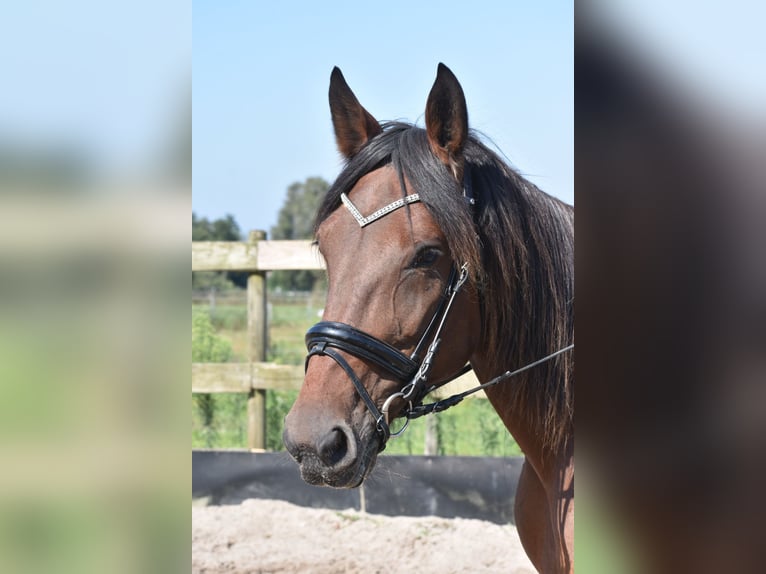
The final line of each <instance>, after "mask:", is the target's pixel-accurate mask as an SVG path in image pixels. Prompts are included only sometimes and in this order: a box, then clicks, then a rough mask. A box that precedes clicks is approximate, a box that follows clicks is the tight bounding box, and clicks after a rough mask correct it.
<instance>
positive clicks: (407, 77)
mask: <svg viewBox="0 0 766 574" xmlns="http://www.w3.org/2000/svg"><path fill="white" fill-rule="evenodd" d="M192 41H193V82H192V83H193V90H192V93H193V102H194V103H193V106H194V112H193V121H194V124H193V125H194V167H193V189H194V192H193V208H194V210H195V212H196V213H197V214H198V215H200V216H205V217H209V218H217V217H221V216H223V215H224V214H227V213H231V214H232V215H234V217H235V218H236V220H237V222H238V223H239V224H240V227H241V228H242V229H243V231H244V232H247V231H248V230H250V229H265V230H269V229H270V227H271V226H272V225H274V223H275V222H276V218H277V213H278V211H279V209H280V207H281V206H282V204H283V201H284V196H285V193H286V189H287V187H288V186H289V185H290V184H291V183H293V182H295V181H303V180H304V179H306V178H307V177H310V176H321V177H323V178H325V179H327V180H328V181H332V180H333V179H334V178H335V176H336V175H337V174H338V172H339V169H340V166H341V161H340V158H339V155H338V153H337V151H336V149H335V143H334V136H333V132H332V124H331V121H330V114H329V108H328V103H327V88H328V85H329V77H330V72H331V70H332V68H333V66H336V65H337V66H339V67H340V68H341V70H342V71H343V73H344V75H345V77H346V80H347V81H348V83H349V85H350V86H351V88H352V90H354V92H355V93H356V95H357V97H358V98H359V100H360V101H361V103H362V105H364V106H365V107H366V108H367V109H368V110H369V111H370V112H371V113H372V114H373V115H374V116H375V117H376V118H377V119H378V120H381V121H382V120H394V119H399V120H406V121H410V122H416V123H419V124H420V125H422V120H423V111H424V108H425V102H426V97H427V95H428V91H429V89H430V87H431V85H432V83H433V80H434V77H435V75H436V66H437V64H438V63H439V62H444V63H445V64H446V65H447V66H449V67H450V68H451V69H452V71H453V72H454V73H455V75H456V76H457V77H458V79H459V80H460V82H461V84H462V86H463V90H464V92H465V94H466V99H467V101H468V110H469V120H470V123H471V127H473V128H475V129H478V130H480V131H481V132H483V133H484V134H485V135H486V136H488V137H489V138H490V139H491V140H492V141H493V142H494V143H495V144H496V146H497V147H498V148H499V149H500V150H501V151H502V152H503V153H504V154H505V156H506V157H507V158H508V159H509V160H510V162H511V163H512V165H514V166H515V167H516V168H517V169H519V170H520V171H521V172H522V173H523V174H525V175H526V176H527V177H528V178H529V179H531V180H532V181H534V182H535V183H536V184H537V185H538V186H540V187H541V188H542V189H544V190H545V191H547V192H548V193H551V194H553V195H555V196H557V197H560V198H562V199H564V200H565V201H567V202H570V203H571V202H573V201H574V191H573V190H574V182H573V179H574V178H573V171H574V142H573V133H574V119H573V8H572V3H571V2H501V1H497V2H474V3H471V4H470V5H469V4H466V3H465V2H450V1H443V2H412V1H406V2H405V1H400V0H389V1H387V2H385V3H363V2H358V1H357V2H338V1H324V2H296V1H284V2H279V3H277V2H269V3H266V2H251V1H250V2H247V1H236V0H229V1H226V2H213V1H209V0H208V1H202V0H196V1H195V2H194V3H193V33H192Z"/></svg>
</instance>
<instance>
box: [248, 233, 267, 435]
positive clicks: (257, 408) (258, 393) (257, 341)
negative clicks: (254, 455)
mask: <svg viewBox="0 0 766 574" xmlns="http://www.w3.org/2000/svg"><path fill="white" fill-rule="evenodd" d="M265 239H266V232H265V231H251V232H250V235H249V237H248V241H249V243H250V245H251V246H253V247H254V248H255V249H258V242H259V241H261V240H265ZM266 321H267V318H266V272H265V271H258V272H255V273H251V274H250V276H249V277H248V278H247V336H248V361H249V362H250V373H251V376H252V372H253V363H258V362H262V361H265V360H266V350H267V348H268V339H267V337H268V331H267V325H266ZM247 446H248V448H250V449H251V450H265V448H266V391H265V390H262V389H250V392H249V394H248V397H247Z"/></svg>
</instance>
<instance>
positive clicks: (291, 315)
mask: <svg viewBox="0 0 766 574" xmlns="http://www.w3.org/2000/svg"><path fill="white" fill-rule="evenodd" d="M194 308H195V309H198V310H199V309H204V308H205V306H202V305H199V306H195V307H194ZM318 310H319V309H318V308H317V307H315V306H309V305H306V304H282V305H277V304H274V305H271V307H270V317H269V350H268V356H267V359H268V360H269V361H273V362H276V363H281V364H289V365H302V364H303V361H304V359H305V356H306V347H305V344H304V342H303V337H304V334H305V333H306V330H307V329H308V328H309V327H310V326H311V325H313V324H314V323H316V322H317V321H318V320H319V319H318V315H317V312H318ZM211 322H212V324H213V326H214V328H215V329H216V332H217V334H218V335H220V336H221V337H222V338H224V339H226V340H228V341H229V342H230V343H231V348H232V357H231V360H232V361H246V360H247V309H246V307H245V306H244V305H242V306H221V305H219V306H217V307H216V308H215V310H214V311H213V313H211ZM351 388H352V387H351V386H350V383H349V391H350V390H351ZM296 396H297V392H296V391H267V394H266V408H267V445H266V446H267V448H268V449H269V450H282V449H283V446H282V440H281V433H282V421H283V419H284V416H285V415H286V414H287V411H288V410H289V409H290V406H291V405H292V403H293V402H294V401H295V398H296ZM213 400H214V403H215V404H214V409H215V416H214V418H213V424H212V425H211V426H210V427H205V425H203V424H202V416H201V414H200V412H199V409H197V408H195V406H194V402H192V447H193V448H200V447H207V446H212V447H215V448H246V447H247V397H246V396H245V395H244V394H216V395H213ZM430 416H431V417H436V421H437V423H436V424H437V433H438V436H439V445H440V448H439V454H444V455H462V456H513V455H520V454H521V451H520V449H519V447H518V445H517V444H516V442H515V441H514V440H513V438H512V437H511V436H510V434H509V433H508V431H507V430H506V429H505V426H503V423H502V422H501V421H500V418H499V417H498V416H497V414H496V413H495V411H494V409H493V408H492V406H491V405H490V404H489V402H488V401H487V400H486V399H474V398H471V399H466V400H465V401H463V402H462V403H460V404H459V405H457V406H455V407H454V408H452V409H450V410H448V411H445V412H443V413H439V414H437V415H430ZM397 423H398V421H397ZM397 423H395V424H397ZM397 428H398V427H397ZM425 435H426V417H423V418H420V419H416V420H414V421H412V422H411V424H410V426H409V428H408V429H407V430H406V431H405V432H404V434H403V435H402V436H400V437H397V438H394V439H392V440H391V441H390V442H389V443H388V446H387V447H386V451H385V454H423V451H424V443H425Z"/></svg>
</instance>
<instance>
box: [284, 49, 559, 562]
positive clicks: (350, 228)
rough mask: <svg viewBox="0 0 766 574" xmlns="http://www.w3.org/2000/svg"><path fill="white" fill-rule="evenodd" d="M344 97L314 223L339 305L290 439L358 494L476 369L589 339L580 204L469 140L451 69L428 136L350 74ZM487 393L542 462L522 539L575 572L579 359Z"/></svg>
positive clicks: (522, 510)
mask: <svg viewBox="0 0 766 574" xmlns="http://www.w3.org/2000/svg"><path fill="white" fill-rule="evenodd" d="M329 99H330V110H331V115H332V122H333V127H334V131H335V138H336V142H337V145H338V149H339V151H340V152H341V154H342V155H343V157H344V158H345V165H344V168H343V170H342V172H341V174H340V175H339V176H338V178H337V180H336V181H335V183H334V184H333V185H332V187H331V188H330V189H329V190H328V192H327V194H326V196H325V197H324V198H323V200H322V203H321V205H320V207H319V210H318V213H317V216H316V223H315V236H316V244H317V245H318V248H319V250H320V252H321V253H322V255H323V256H324V259H325V261H326V264H327V273H328V280H329V285H328V294H327V302H326V306H325V309H324V314H323V317H322V321H321V322H320V323H318V324H317V325H315V326H314V327H312V328H311V329H310V330H309V332H308V333H307V335H306V340H307V345H308V349H309V355H308V357H307V359H306V375H305V380H304V384H303V386H302V389H301V391H300V394H299V396H298V398H297V399H296V402H295V404H294V405H293V407H292V408H291V410H290V412H289V413H288V415H287V416H286V418H285V429H284V435H283V440H284V444H285V446H286V448H287V450H288V451H289V452H290V454H291V455H292V456H293V457H294V458H295V460H296V461H297V462H298V464H299V465H300V470H301V476H302V477H303V479H304V480H305V481H306V482H308V483H310V484H315V485H326V486H331V487H336V488H354V487H357V486H359V485H360V484H361V483H362V482H363V481H364V479H365V478H366V477H367V476H368V475H369V474H370V472H371V470H372V469H373V467H374V465H375V462H376V460H377V455H378V453H379V452H380V451H381V450H382V449H383V448H384V447H385V444H386V441H387V440H388V438H389V436H390V434H391V430H390V427H389V422H390V421H391V420H392V419H393V418H396V417H400V416H404V417H407V416H412V413H413V412H414V411H415V410H416V409H417V408H418V407H419V406H420V405H421V403H422V400H423V398H424V396H425V394H426V393H427V392H429V391H430V390H432V389H433V388H436V387H438V386H440V385H442V384H444V383H445V382H447V381H449V380H451V379H452V378H454V377H455V376H456V375H457V374H460V373H462V372H464V370H465V369H464V367H465V366H466V365H467V364H470V366H471V367H472V368H473V369H474V371H475V373H476V376H477V378H478V379H479V381H489V380H491V379H493V378H495V377H498V376H502V373H504V372H506V371H507V369H509V368H517V367H522V366H524V365H530V364H531V363H536V362H538V360H539V359H540V358H541V357H545V356H546V355H549V354H550V353H551V352H552V351H556V350H558V349H562V348H563V347H565V346H566V345H570V344H571V343H572V342H573V337H574V311H573V304H574V209H573V207H571V206H569V205H566V204H564V203H563V202H561V201H559V200H557V199H555V198H553V197H551V196H549V195H547V194H545V193H544V192H542V191H541V190H540V189H538V188H537V187H536V186H535V185H533V184H532V183H530V182H529V181H527V180H525V179H524V178H523V177H522V176H521V175H520V174H519V173H517V172H516V171H515V170H514V169H512V168H511V167H509V166H508V165H507V164H506V163H505V162H504V161H503V160H502V159H501V158H500V157H499V155H498V154H496V153H495V152H493V151H492V150H490V149H489V148H488V147H487V146H486V145H484V144H483V143H482V142H481V141H480V139H479V138H478V137H477V136H476V134H474V133H473V132H472V131H469V128H468V112H467V107H466V100H465V96H464V94H463V90H462V88H461V86H460V84H459V82H458V80H457V78H456V77H455V76H454V74H453V73H452V72H451V71H450V70H449V69H448V68H447V67H446V66H444V65H443V64H439V66H438V71H437V76H436V80H435V82H434V84H433V87H432V89H431V92H430V94H429V96H428V100H427V103H426V113H425V129H423V128H419V127H416V126H414V125H410V124H406V123H401V122H388V123H383V124H381V123H379V122H378V121H377V120H376V119H375V118H374V117H373V116H372V115H371V114H370V113H369V112H368V111H367V110H366V109H365V108H364V107H362V106H361V104H360V103H359V101H358V100H357V98H356V96H355V95H354V94H353V92H352V91H351V89H350V88H349V86H348V84H347V83H346V81H345V79H344V77H343V75H342V73H341V72H340V70H339V69H338V68H335V69H334V70H333V72H332V75H331V79H330V90H329ZM349 383H351V384H349ZM486 395H487V397H488V398H489V400H490V402H491V404H492V406H493V407H494V409H495V410H496V411H497V413H498V415H499V416H500V417H501V419H502V420H503V423H504V424H505V426H506V427H507V428H508V430H509V432H510V433H511V434H512V435H513V437H514V438H515V440H516V442H517V443H518V444H519V446H520V447H521V449H522V451H523V452H524V454H525V461H524V465H523V468H522V471H521V475H520V478H519V483H518V487H517V492H516V500H515V520H516V525H517V529H518V533H519V537H520V539H521V542H522V545H523V546H524V549H525V551H526V552H527V554H528V555H529V557H530V559H531V561H532V563H533V564H534V565H535V567H536V568H537V569H538V570H539V571H540V572H544V573H559V572H572V571H573V570H574V555H573V542H574V359H573V353H571V352H569V353H561V354H558V355H557V356H555V357H554V358H551V359H550V360H548V361H545V362H542V363H540V364H535V365H534V366H533V367H532V368H529V369H527V370H525V371H524V372H523V373H521V374H519V375H518V376H517V377H515V378H513V379H508V380H506V381H503V382H502V384H497V385H494V386H492V387H491V388H487V389H486Z"/></svg>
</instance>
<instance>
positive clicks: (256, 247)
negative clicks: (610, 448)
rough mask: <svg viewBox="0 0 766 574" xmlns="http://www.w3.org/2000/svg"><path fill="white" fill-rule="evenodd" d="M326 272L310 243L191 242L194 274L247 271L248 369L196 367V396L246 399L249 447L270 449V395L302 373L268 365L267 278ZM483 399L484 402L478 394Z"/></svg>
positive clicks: (462, 384) (294, 383)
mask: <svg viewBox="0 0 766 574" xmlns="http://www.w3.org/2000/svg"><path fill="white" fill-rule="evenodd" d="M303 269H305V270H319V269H324V261H323V260H322V257H321V255H320V254H319V252H318V251H317V250H316V249H315V248H313V247H312V246H311V242H310V241H268V240H267V239H266V232H264V231H251V232H250V235H249V237H248V241H246V242H245V241H242V242H240V241H232V242H230V241H193V242H192V271H245V272H248V273H249V276H248V280H247V338H248V362H246V363H192V393H247V395H248V400H247V419H248V422H247V444H248V447H249V448H250V449H251V450H263V449H265V446H266V390H267V389H273V390H291V389H293V390H297V389H300V387H301V384H302V382H303V367H302V366H293V365H276V364H273V363H267V362H265V361H266V350H267V344H268V325H267V319H266V317H267V314H266V301H267V294H266V273H267V272H268V271H282V270H285V271H298V270H303ZM475 384H476V378H475V377H474V375H473V374H472V373H469V374H467V375H463V376H462V377H460V378H459V379H457V380H456V381H454V382H452V383H450V385H449V386H448V387H445V388H443V389H440V391H441V392H438V393H434V395H435V396H437V397H438V396H447V394H449V393H450V392H457V391H459V390H461V389H465V388H468V387H469V386H473V385H475ZM479 396H483V393H480V395H479Z"/></svg>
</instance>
